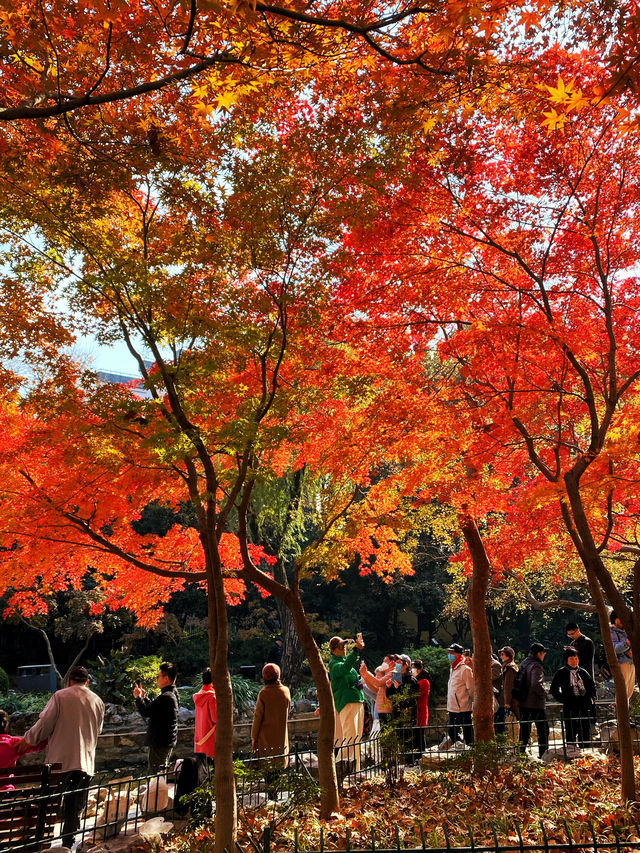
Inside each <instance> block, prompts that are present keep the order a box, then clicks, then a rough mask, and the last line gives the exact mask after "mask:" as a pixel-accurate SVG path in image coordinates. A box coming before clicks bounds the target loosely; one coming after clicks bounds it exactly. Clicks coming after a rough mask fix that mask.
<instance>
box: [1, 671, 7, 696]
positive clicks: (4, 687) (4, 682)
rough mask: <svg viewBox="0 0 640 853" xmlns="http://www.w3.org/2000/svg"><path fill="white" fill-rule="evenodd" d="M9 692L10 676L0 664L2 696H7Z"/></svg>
mask: <svg viewBox="0 0 640 853" xmlns="http://www.w3.org/2000/svg"><path fill="white" fill-rule="evenodd" d="M8 692H9V676H8V675H7V673H6V672H5V671H4V669H3V668H2V667H1V666H0V696H6V694H7V693H8Z"/></svg>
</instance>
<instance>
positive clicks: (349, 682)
mask: <svg viewBox="0 0 640 853" xmlns="http://www.w3.org/2000/svg"><path fill="white" fill-rule="evenodd" d="M353 643H354V641H353V640H343V639H342V637H332V638H331V639H330V640H329V651H330V652H331V660H330V661H329V681H330V682H331V691H332V693H333V703H334V705H335V709H336V732H335V745H336V746H337V747H342V749H341V755H340V756H339V760H340V759H341V760H342V761H346V762H348V764H349V765H351V764H353V766H354V769H355V770H359V769H360V746H359V744H360V740H361V739H362V730H363V728H364V693H363V692H362V689H361V688H360V687H359V682H360V676H359V675H358V671H357V665H358V662H359V659H360V651H361V650H362V649H363V648H364V643H363V641H362V634H358V637H357V639H356V641H355V645H354V647H353V648H352V649H351V651H350V652H348V653H347V645H352V644H353Z"/></svg>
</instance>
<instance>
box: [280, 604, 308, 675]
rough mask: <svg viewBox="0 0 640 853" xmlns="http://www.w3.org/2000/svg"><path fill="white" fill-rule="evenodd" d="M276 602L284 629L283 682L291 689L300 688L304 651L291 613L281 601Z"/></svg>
mask: <svg viewBox="0 0 640 853" xmlns="http://www.w3.org/2000/svg"><path fill="white" fill-rule="evenodd" d="M276 601H277V607H278V613H279V615H280V625H281V628H282V667H281V669H282V681H283V683H284V684H288V685H289V686H290V687H298V686H299V685H300V682H301V681H302V664H303V662H304V651H303V649H302V646H301V645H300V640H299V639H298V634H297V633H296V626H295V623H294V621H293V616H292V615H291V611H290V610H289V608H288V607H287V606H286V605H285V604H284V602H282V601H280V599H276Z"/></svg>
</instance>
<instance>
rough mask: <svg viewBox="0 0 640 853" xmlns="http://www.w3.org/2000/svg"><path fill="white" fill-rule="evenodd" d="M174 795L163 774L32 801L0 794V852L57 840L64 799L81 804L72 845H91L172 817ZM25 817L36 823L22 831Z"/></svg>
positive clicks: (29, 795) (28, 796) (24, 795)
mask: <svg viewBox="0 0 640 853" xmlns="http://www.w3.org/2000/svg"><path fill="white" fill-rule="evenodd" d="M174 790H175V777H174V776H173V775H171V774H169V775H168V776H166V775H165V776H161V775H158V776H143V777H141V778H137V779H132V778H126V779H119V780H115V781H112V782H109V783H106V784H103V785H92V786H89V787H87V788H83V789H81V790H78V791H62V790H57V791H52V792H48V793H44V794H37V795H35V796H34V794H33V791H32V790H31V791H24V792H23V791H21V790H20V789H17V790H15V791H12V792H10V793H11V797H10V798H8V797H7V796H6V795H7V794H8V793H9V792H5V797H6V798H5V799H4V801H3V813H2V816H1V817H0V822H1V823H2V826H3V829H4V834H3V851H4V850H11V851H15V853H23V851H33V850H39V849H42V848H43V846H46V844H47V843H50V842H52V841H54V840H55V839H56V838H58V837H59V836H60V829H61V827H60V813H61V810H62V805H63V800H64V798H65V797H68V796H74V795H81V797H82V798H83V799H84V800H85V807H84V811H83V814H82V817H81V821H80V828H79V830H78V832H77V833H76V839H78V840H81V841H82V842H87V841H91V842H93V843H95V842H99V841H103V840H106V839H108V838H113V837H115V836H116V835H119V834H120V833H121V832H125V833H129V832H136V831H138V830H139V829H140V828H141V827H142V825H143V824H144V823H145V822H146V821H148V820H149V819H150V818H153V817H158V816H165V815H168V814H172V813H173V794H174ZM29 814H34V815H38V821H37V823H28V824H27V825H26V826H25V821H28V820H29V818H28V815H29ZM25 829H26V830H27V831H26V832H25Z"/></svg>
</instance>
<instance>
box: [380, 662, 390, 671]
mask: <svg viewBox="0 0 640 853" xmlns="http://www.w3.org/2000/svg"><path fill="white" fill-rule="evenodd" d="M378 669H379V670H380V672H386V671H387V670H388V669H389V664H388V663H386V661H384V662H383V663H381V664H380V666H379V667H378Z"/></svg>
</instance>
